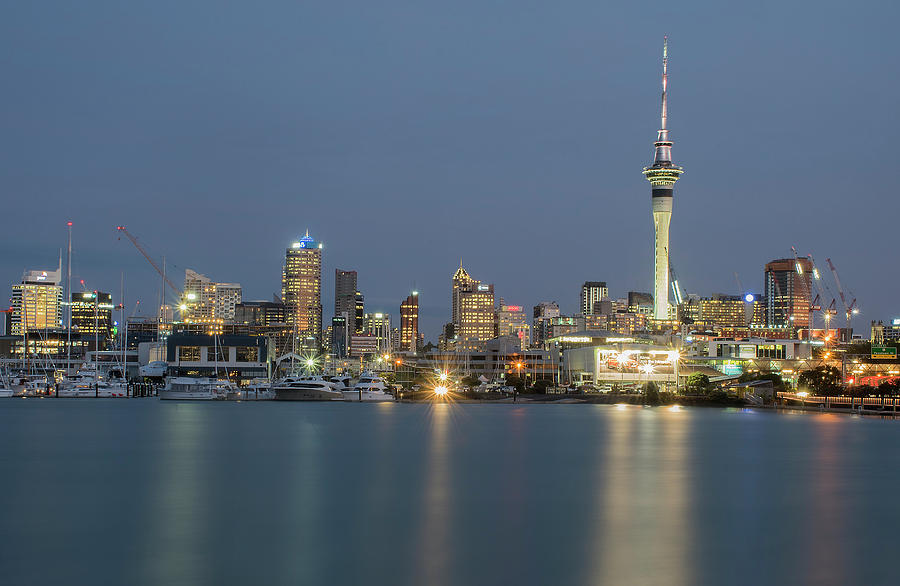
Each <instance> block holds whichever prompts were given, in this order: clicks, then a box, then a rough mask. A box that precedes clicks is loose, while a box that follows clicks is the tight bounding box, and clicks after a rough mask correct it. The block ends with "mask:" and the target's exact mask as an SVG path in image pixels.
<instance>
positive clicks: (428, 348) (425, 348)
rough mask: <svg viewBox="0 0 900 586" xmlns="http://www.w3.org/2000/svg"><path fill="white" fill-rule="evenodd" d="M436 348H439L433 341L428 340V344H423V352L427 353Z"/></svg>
mask: <svg viewBox="0 0 900 586" xmlns="http://www.w3.org/2000/svg"><path fill="white" fill-rule="evenodd" d="M435 348H437V346H435V345H434V344H432V343H431V342H428V343H427V344H425V345H424V346H422V352H426V353H427V352H431V351H432V350H434V349H435Z"/></svg>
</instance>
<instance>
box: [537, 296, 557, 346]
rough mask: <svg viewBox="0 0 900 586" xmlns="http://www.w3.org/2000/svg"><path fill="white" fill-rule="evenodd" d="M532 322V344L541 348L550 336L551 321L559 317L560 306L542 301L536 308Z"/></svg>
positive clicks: (553, 302)
mask: <svg viewBox="0 0 900 586" xmlns="http://www.w3.org/2000/svg"><path fill="white" fill-rule="evenodd" d="M532 317H533V319H532V321H531V343H532V345H535V346H539V345H541V344H543V343H544V341H545V340H547V339H548V338H549V336H550V320H551V319H553V318H555V317H559V304H557V303H556V302H555V301H552V302H551V301H542V302H541V303H538V304H537V305H535V306H534V311H533V313H532Z"/></svg>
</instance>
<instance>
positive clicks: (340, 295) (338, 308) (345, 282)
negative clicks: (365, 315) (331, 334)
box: [334, 269, 362, 332]
mask: <svg viewBox="0 0 900 586" xmlns="http://www.w3.org/2000/svg"><path fill="white" fill-rule="evenodd" d="M358 291H359V289H358V287H357V274H356V271H343V270H341V269H335V270H334V315H335V317H338V316H344V315H345V316H346V317H347V320H348V321H347V323H348V324H349V323H350V318H353V324H352V326H351V327H352V328H353V332H358V331H359V330H360V329H361V328H362V323H360V324H359V328H357V325H356V294H357V292H358ZM360 317H362V316H361V315H360Z"/></svg>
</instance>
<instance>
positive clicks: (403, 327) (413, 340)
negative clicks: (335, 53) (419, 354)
mask: <svg viewBox="0 0 900 586" xmlns="http://www.w3.org/2000/svg"><path fill="white" fill-rule="evenodd" d="M418 342H419V292H418V291H413V292H412V293H410V294H409V296H407V298H406V299H404V300H403V303H401V304H400V350H402V351H404V352H412V353H415V352H416V351H417V350H418V348H417V346H418Z"/></svg>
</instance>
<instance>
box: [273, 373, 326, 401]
mask: <svg viewBox="0 0 900 586" xmlns="http://www.w3.org/2000/svg"><path fill="white" fill-rule="evenodd" d="M272 390H273V391H275V400H276V401H341V400H343V398H344V396H343V395H342V394H341V392H340V391H338V390H335V385H334V383H332V382H331V381H327V380H325V378H323V377H321V376H311V375H306V376H286V377H284V378H283V379H281V380H280V381H277V382H275V384H273V385H272Z"/></svg>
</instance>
